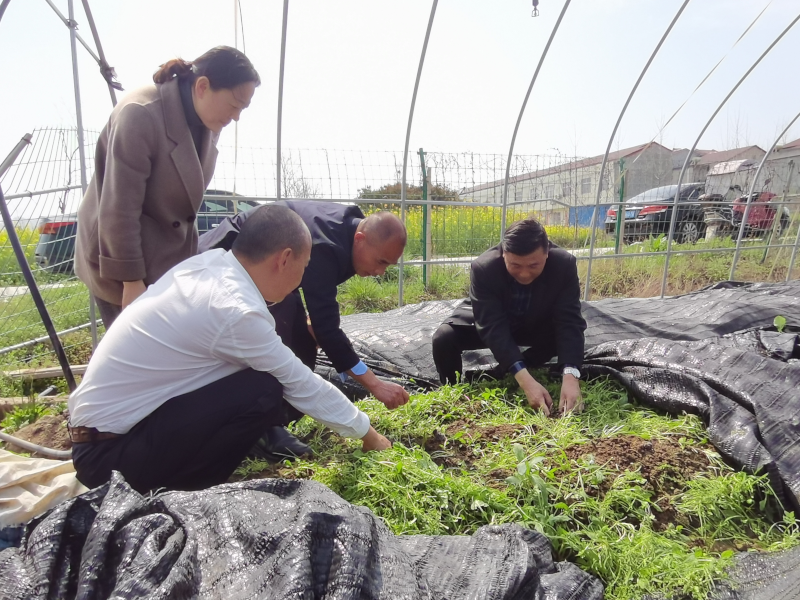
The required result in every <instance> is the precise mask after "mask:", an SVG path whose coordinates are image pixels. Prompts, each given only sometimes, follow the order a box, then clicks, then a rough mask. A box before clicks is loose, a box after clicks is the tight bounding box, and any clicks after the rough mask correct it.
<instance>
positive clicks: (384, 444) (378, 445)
mask: <svg viewBox="0 0 800 600" xmlns="http://www.w3.org/2000/svg"><path fill="white" fill-rule="evenodd" d="M391 447H392V442H390V441H389V440H387V439H386V438H385V437H384V436H382V435H381V434H380V433H378V432H377V431H375V428H374V427H373V426H372V425H370V426H369V431H368V432H367V435H365V436H364V437H363V438H361V449H362V450H363V451H364V452H370V451H371V450H388V449H389V448H391Z"/></svg>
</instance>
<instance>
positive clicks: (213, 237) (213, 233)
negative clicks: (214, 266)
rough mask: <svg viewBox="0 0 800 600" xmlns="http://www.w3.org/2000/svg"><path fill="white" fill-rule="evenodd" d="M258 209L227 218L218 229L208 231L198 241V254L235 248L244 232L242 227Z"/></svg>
mask: <svg viewBox="0 0 800 600" xmlns="http://www.w3.org/2000/svg"><path fill="white" fill-rule="evenodd" d="M258 208H259V207H255V208H251V209H250V210H247V211H244V212H240V213H236V214H235V215H232V216H230V217H226V218H225V219H223V221H222V223H220V224H219V225H218V226H217V227H215V228H214V229H211V230H209V231H206V232H205V233H204V234H203V235H201V236H200V238H199V239H198V240H197V253H198V254H201V253H203V252H206V251H208V250H216V249H217V248H222V249H223V250H230V249H231V248H232V247H233V241H234V240H235V239H236V236H238V235H239V232H240V231H241V230H242V225H244V222H245V221H246V220H247V219H248V217H249V216H250V215H251V214H253V211H255V210H258Z"/></svg>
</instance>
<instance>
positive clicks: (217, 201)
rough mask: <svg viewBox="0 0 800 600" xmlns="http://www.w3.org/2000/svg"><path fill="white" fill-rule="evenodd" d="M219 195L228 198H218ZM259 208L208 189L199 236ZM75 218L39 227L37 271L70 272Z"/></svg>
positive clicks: (58, 219) (199, 217) (200, 213)
mask: <svg viewBox="0 0 800 600" xmlns="http://www.w3.org/2000/svg"><path fill="white" fill-rule="evenodd" d="M220 196H229V197H230V199H228V198H221V197H220ZM256 206H260V205H259V203H258V202H255V201H253V200H239V199H237V198H235V197H234V195H233V194H232V193H231V192H225V191H220V190H208V191H207V192H206V195H205V196H204V197H203V203H202V204H201V205H200V210H199V211H198V213H197V221H196V222H197V231H198V232H199V233H200V234H203V233H205V232H206V231H209V230H210V229H213V228H214V227H217V226H218V225H219V224H220V223H222V221H223V220H224V219H225V218H226V217H229V216H231V215H234V214H236V213H238V212H242V211H245V210H250V209H251V208H254V207H256ZM77 230H78V215H76V214H71V215H64V216H59V217H54V218H48V219H46V220H45V222H44V223H43V224H42V225H40V226H39V243H38V244H37V246H36V251H35V252H34V257H35V259H36V264H37V265H38V266H39V268H41V269H46V270H47V271H50V272H51V273H72V269H73V259H74V256H75V234H76V232H77Z"/></svg>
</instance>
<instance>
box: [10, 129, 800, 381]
mask: <svg viewBox="0 0 800 600" xmlns="http://www.w3.org/2000/svg"><path fill="white" fill-rule="evenodd" d="M96 138H97V134H96V133H93V132H87V135H86V152H87V162H88V164H87V167H88V168H89V176H91V167H92V164H93V163H92V157H93V150H94V146H95V143H96ZM683 156H684V157H685V154H684V155H683ZM275 157H276V152H275V150H274V149H270V148H238V149H235V148H225V147H222V148H220V158H219V160H218V163H217V167H216V171H215V177H214V180H213V181H212V183H211V185H210V188H209V191H208V192H207V194H206V197H205V199H204V202H203V204H202V207H201V210H200V213H199V214H198V219H197V221H196V222H197V225H198V229H199V230H200V231H201V232H202V231H205V230H208V229H211V228H212V227H214V226H215V225H217V224H218V223H220V222H221V221H222V220H223V219H224V218H226V217H227V216H229V215H231V214H234V213H236V212H238V211H241V210H247V209H249V208H251V207H253V206H258V205H260V204H261V203H265V202H270V201H272V200H274V199H275V197H276V196H277V193H276V192H277V189H276V181H277V177H276V175H277V164H276V158H275ZM677 158H678V159H679V160H677V159H676V152H675V151H673V150H669V149H667V148H664V147H663V146H660V145H658V144H647V145H641V146H636V147H633V148H627V149H619V150H616V151H615V152H613V153H611V155H610V156H609V160H608V164H607V167H606V169H605V171H604V172H603V173H601V172H600V166H601V162H602V160H601V159H602V157H590V158H585V157H579V156H567V155H564V154H559V153H554V154H552V155H537V156H516V157H514V159H513V162H512V164H511V166H510V169H509V172H510V178H509V182H508V187H507V188H504V178H505V171H506V157H505V156H503V155H499V154H478V153H471V152H462V153H446V152H426V151H423V150H419V151H418V152H415V153H414V154H413V155H411V156H410V157H409V162H408V172H407V182H408V184H407V187H406V194H405V219H406V225H407V228H408V233H409V242H408V245H407V248H406V252H405V255H404V267H403V274H404V277H405V279H406V285H405V286H404V292H403V293H404V301H405V302H414V301H419V300H425V299H430V298H440V297H463V296H464V295H465V294H466V292H467V287H468V269H467V267H468V265H469V262H470V261H471V259H472V258H474V257H475V256H477V255H479V254H480V253H482V252H483V251H485V250H486V249H488V248H490V247H492V246H493V245H495V244H497V243H498V242H499V241H500V236H501V231H500V228H501V221H502V213H503V210H504V209H505V210H506V212H507V222H508V223H513V222H514V221H516V220H518V219H521V218H523V217H525V216H528V215H531V214H533V215H534V216H536V217H537V218H538V219H539V220H540V221H541V222H542V223H544V224H545V226H546V228H547V231H548V235H549V236H550V238H551V240H552V241H553V242H555V243H556V244H558V245H559V246H561V247H563V248H566V249H568V250H569V251H570V252H572V253H573V254H574V255H575V256H576V258H577V259H578V266H579V273H580V276H581V285H582V286H583V288H584V291H585V290H586V286H589V290H588V291H589V295H590V296H591V297H592V298H602V297H609V296H640V297H645V296H653V295H659V294H660V293H662V292H663V293H665V294H676V293H683V292H689V291H692V290H696V289H698V288H700V287H703V286H705V285H708V284H710V283H714V282H716V281H720V280H725V279H728V278H729V276H730V272H731V266H732V263H733V261H734V255H737V261H738V262H737V268H736V272H735V276H736V279H740V280H745V281H777V280H784V279H787V278H795V277H798V276H800V266H798V261H797V260H796V258H797V253H798V248H797V244H798V231H799V229H800V227H799V226H800V175H798V174H797V169H796V166H795V163H794V161H793V160H788V161H787V160H783V161H775V160H773V161H767V163H766V165H767V166H766V167H765V168H764V169H763V170H762V172H761V175H760V176H759V180H758V181H757V182H755V185H753V177H754V175H755V172H756V170H757V165H758V162H759V161H758V160H752V159H751V160H749V161H748V160H741V161H727V162H723V163H719V164H715V165H712V166H710V167H709V168H708V169H707V170H706V171H704V170H703V169H702V168H701V167H702V165H700V164H697V165H696V166H695V170H694V172H693V173H690V174H689V176H688V177H687V178H686V182H685V183H683V184H682V186H681V194H680V197H679V199H678V201H677V202H676V201H675V195H676V187H677V186H676V185H675V181H676V180H677V176H678V170H677V169H676V165H680V164H682V161H683V157H680V156H678V157H677ZM78 161H79V159H78V152H77V136H76V135H75V132H74V130H65V129H42V130H37V131H36V132H34V136H33V140H32V143H31V144H30V146H28V147H27V148H26V150H25V151H24V153H23V154H22V155H21V156H20V157H19V158H18V160H17V161H16V162H15V163H14V164H13V166H12V167H11V168H10V169H9V170H8V171H7V172H6V173H4V174H2V177H0V185H1V186H2V188H3V191H4V193H5V195H6V198H7V201H8V205H9V208H10V210H11V212H12V216H13V218H14V220H15V223H16V229H17V233H18V235H19V237H20V239H21V241H22V243H23V246H24V248H25V252H26V256H27V257H28V262H29V264H30V265H31V267H32V268H33V271H34V274H35V279H36V281H37V283H38V285H39V286H40V288H41V291H42V295H43V297H44V300H45V303H46V305H47V308H48V310H49V311H50V313H51V316H52V318H53V320H54V322H55V325H56V328H57V330H58V331H59V332H62V333H63V335H62V340H63V341H64V345H65V348H66V350H67V353H68V356H69V357H70V360H71V362H73V363H84V362H86V360H87V359H88V356H89V355H90V353H91V336H90V335H89V331H88V324H89V294H88V291H87V289H86V288H85V286H84V285H83V284H82V283H81V282H80V281H79V280H77V278H76V277H75V276H74V272H73V262H72V261H73V256H74V245H75V232H76V230H77V226H78V224H77V218H76V212H77V208H78V205H79V203H80V199H81V191H80V183H79V182H80V170H79V169H80V165H79V162H78ZM402 165H403V156H402V152H379V151H363V152H362V151H343V150H284V151H283V153H282V161H281V165H280V170H281V185H282V189H281V196H282V197H286V198H305V199H309V200H311V201H315V200H316V201H336V202H352V203H357V204H359V205H361V206H362V208H363V210H364V212H365V213H370V212H373V211H376V210H390V211H393V212H395V213H397V214H400V212H401V197H402V194H401V185H400V181H401V179H402ZM751 188H752V189H753V190H754V191H753V193H752V195H751V196H750V201H749V205H750V206H749V208H748V200H747V199H748V194H749V192H750V189H751ZM504 191H505V194H504ZM598 191H599V194H598ZM234 194H235V196H234ZM504 196H505V200H504ZM504 205H505V207H504ZM673 213H674V215H673ZM673 217H674V218H673ZM673 222H674V226H673V227H671V226H672V225H673ZM742 223H744V231H743V239H742V243H741V244H739V245H738V246H739V252H738V253H737V237H738V233H739V229H740V227H741V226H742ZM671 228H672V230H673V236H672V240H673V243H672V244H669V243H668V234H669V232H670V229H671ZM593 234H594V237H595V244H594V253H593V254H590V250H589V248H590V246H591V239H592V236H593ZM590 262H592V263H593V265H592V271H591V280H590V281H587V279H588V277H587V271H588V266H589V263H590ZM667 263H668V264H669V270H668V271H666V270H665V267H666V266H667ZM665 274H666V277H665ZM397 278H398V269H396V268H395V269H392V270H390V271H389V272H388V273H387V275H386V276H384V277H383V278H382V280H381V281H375V280H363V279H361V278H353V279H352V280H350V281H349V282H347V283H346V284H345V285H343V288H342V290H341V291H340V298H341V299H342V305H343V308H344V310H345V311H359V310H376V309H388V308H392V307H394V306H396V305H397V304H398V301H399V297H398V293H399V290H398V288H399V286H398V284H397ZM0 319H2V322H3V328H2V331H1V332H0V367H1V368H2V369H3V371H6V372H7V371H9V370H14V369H22V368H32V367H38V366H40V365H52V364H54V359H53V355H52V351H51V349H50V347H49V343H48V342H47V340H46V337H45V336H46V334H45V331H44V328H43V326H42V324H41V321H40V319H39V315H38V313H37V312H36V310H35V308H34V306H33V303H32V301H31V298H30V294H29V293H28V290H27V287H26V285H25V283H24V281H23V280H22V276H21V272H20V269H19V266H18V265H17V263H16V260H15V257H14V255H13V252H12V251H11V247H10V245H9V244H8V239H7V232H0ZM2 381H5V380H4V379H3V380H2Z"/></svg>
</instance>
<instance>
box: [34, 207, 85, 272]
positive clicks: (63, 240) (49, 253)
mask: <svg viewBox="0 0 800 600" xmlns="http://www.w3.org/2000/svg"><path fill="white" fill-rule="evenodd" d="M77 231H78V215H75V214H72V215H63V216H60V217H55V218H52V219H45V222H44V223H42V224H41V225H39V243H38V244H37V245H36V251H35V253H34V258H35V259H36V264H37V265H38V266H39V268H41V269H47V270H48V271H50V272H51V273H72V262H73V257H74V256H75V234H76V233H77Z"/></svg>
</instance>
